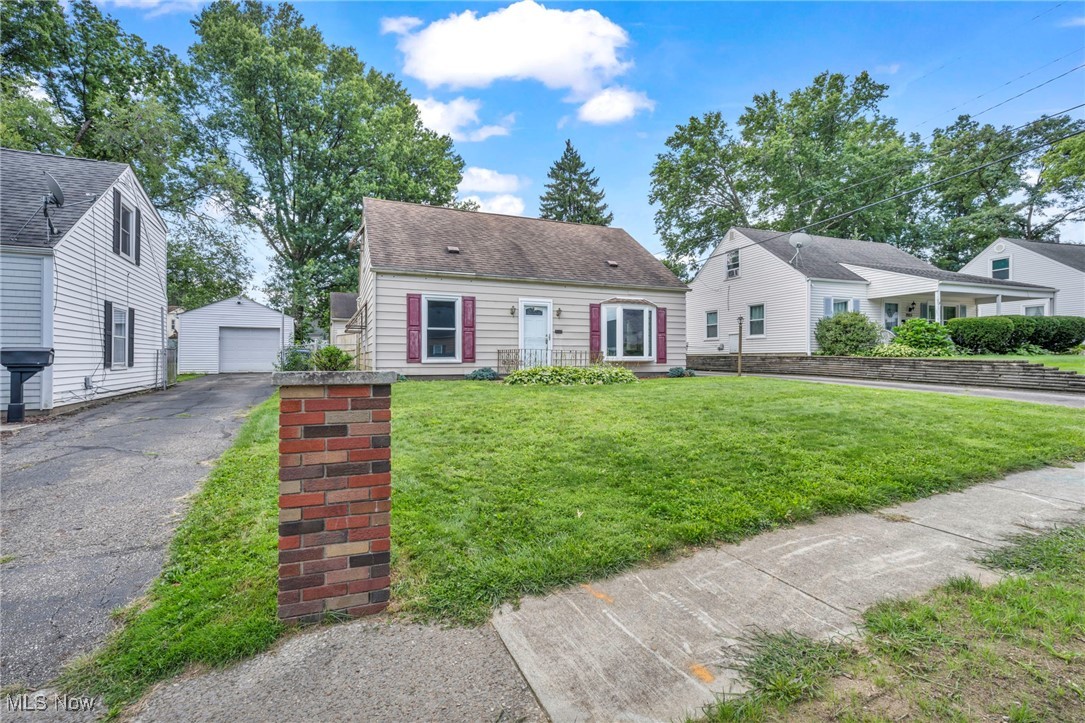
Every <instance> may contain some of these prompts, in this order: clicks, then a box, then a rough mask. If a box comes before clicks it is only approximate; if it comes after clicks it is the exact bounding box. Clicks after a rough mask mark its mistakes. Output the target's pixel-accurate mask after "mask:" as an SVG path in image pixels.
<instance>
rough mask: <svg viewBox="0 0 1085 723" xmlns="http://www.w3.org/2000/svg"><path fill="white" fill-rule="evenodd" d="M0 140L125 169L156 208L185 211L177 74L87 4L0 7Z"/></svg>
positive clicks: (189, 201) (25, 1)
mask: <svg viewBox="0 0 1085 723" xmlns="http://www.w3.org/2000/svg"><path fill="white" fill-rule="evenodd" d="M0 23H2V25H3V28H4V33H3V35H4V37H3V43H2V51H0V53H2V58H3V65H2V70H0V139H2V141H3V143H4V144H5V145H8V146H11V147H15V148H20V149H24V150H38V151H42V152H47V153H61V154H66V155H75V156H82V157H85V158H94V159H97V160H109V161H118V162H121V163H129V164H131V165H132V166H133V168H135V170H136V173H137V174H138V175H139V178H140V182H141V183H142V184H143V186H144V187H145V188H146V189H147V192H148V194H150V196H151V198H152V199H153V200H154V201H155V203H156V205H157V206H158V207H159V208H160V209H163V210H173V211H179V212H186V211H188V210H190V209H191V207H192V205H193V203H194V184H193V179H192V176H191V175H189V174H188V173H187V172H186V167H187V165H188V163H189V161H191V160H192V158H193V157H194V156H195V155H196V154H197V153H198V151H197V148H198V147H199V135H198V133H197V131H196V129H195V127H194V126H193V125H192V123H190V122H189V121H188V119H187V117H186V115H185V113H184V110H183V106H184V102H185V101H184V96H185V91H186V90H187V89H188V88H189V87H190V85H189V78H188V73H187V68H186V66H185V65H184V64H183V63H181V62H180V61H179V60H178V59H177V57H176V56H174V55H173V54H172V53H171V52H169V51H168V50H167V49H166V48H164V47H162V46H155V47H152V48H149V47H147V44H146V43H145V42H144V41H143V39H142V38H140V37H139V36H137V35H133V34H131V33H127V32H125V31H124V30H123V29H122V28H121V27H120V25H119V23H118V22H117V21H116V20H114V19H113V18H111V17H109V16H107V15H103V14H102V12H101V10H99V8H98V6H97V5H95V4H94V3H93V2H92V1H91V0H74V2H72V3H71V4H70V6H69V8H68V13H67V14H65V11H64V8H63V7H62V6H61V4H60V3H59V1H58V0H41V1H38V0H11V1H10V2H8V1H5V2H4V3H0Z"/></svg>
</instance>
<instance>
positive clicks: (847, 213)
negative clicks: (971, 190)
mask: <svg viewBox="0 0 1085 723" xmlns="http://www.w3.org/2000/svg"><path fill="white" fill-rule="evenodd" d="M1083 134H1085V130H1080V131H1077V132H1075V133H1069V134H1067V135H1065V136H1062V137H1060V138H1056V139H1054V140H1051V141H1044V142H1043V143H1038V144H1036V145H1035V146H1032V147H1031V148H1026V149H1024V150H1021V151H1016V152H1014V153H1010V154H1007V155H1005V156H1002V157H1001V158H997V159H995V160H993V161H988V162H987V163H983V164H980V165H978V166H973V167H972V168H968V169H966V170H963V171H960V172H958V173H954V174H953V175H951V176H946V177H945V178H939V179H937V180H934V181H929V182H927V183H924V184H922V185H920V186H915V187H914V188H909V189H907V190H905V191H901V192H899V193H895V194H893V195H892V196H888V197H886V198H882V199H879V200H877V201H871V202H870V203H866V204H863V205H862V206H858V207H856V208H853V209H850V210H847V211H843V212H841V213H838V214H835V215H833V216H829V217H828V218H823V219H821V220H820V221H811V222H810V223H808V224H806V225H804V226H799V227H798V228H794V229H792V230H790V231H781V232H780V233H778V234H775V235H774V236H769V237H768V238H766V239H761V240H760V241H753V242H751V243H748V244H746V245H745V246H739V247H737V248H733V249H728V250H727V253H728V254H729V253H731V252H732V251H742V250H743V249H748V248H752V247H754V246H761V245H762V244H766V243H768V242H769V241H773V240H775V239H778V238H782V237H784V236H790V235H791V234H793V233H799V232H801V231H807V230H809V229H812V228H815V227H817V226H821V225H822V224H826V223H829V222H830V221H838V220H840V219H842V218H847V217H848V216H854V215H855V214H857V213H860V212H861V211H865V210H867V209H868V208H873V207H874V206H880V205H881V204H883V203H889V202H890V201H896V200H897V199H898V198H903V197H904V196H910V195H912V194H913V193H919V192H920V191H926V190H927V189H929V188H934V187H935V186H939V185H941V184H943V183H946V182H947V181H952V180H954V179H956V178H961V177H962V176H967V175H969V174H971V173H975V172H977V171H982V170H983V169H985V168H990V167H991V166H995V165H998V164H999V163H1003V162H1005V161H1011V160H1013V159H1014V158H1017V157H1018V156H1023V155H1025V154H1026V153H1032V152H1033V151H1036V150H1039V149H1041V148H1044V147H1046V146H1053V145H1055V144H1056V143H1061V142H1062V141H1065V140H1068V139H1070V138H1075V137H1077V136H1080V135H1083ZM718 245H719V243H718V242H717V246H718ZM721 255H722V256H725V257H726V255H727V254H721ZM714 258H717V255H716V254H715V253H713V254H710V255H709V256H708V258H706V259H705V260H704V263H703V264H701V268H700V269H698V273H700V271H702V270H704V267H705V266H707V265H708V262H709V261H711V260H712V259H714Z"/></svg>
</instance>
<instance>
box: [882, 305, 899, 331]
mask: <svg viewBox="0 0 1085 723" xmlns="http://www.w3.org/2000/svg"><path fill="white" fill-rule="evenodd" d="M898 324H900V306H899V305H897V304H890V303H886V305H885V328H886V329H890V330H892V329H895V328H896V327H897V325H898Z"/></svg>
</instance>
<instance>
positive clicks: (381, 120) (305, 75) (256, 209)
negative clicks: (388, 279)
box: [191, 0, 463, 328]
mask: <svg viewBox="0 0 1085 723" xmlns="http://www.w3.org/2000/svg"><path fill="white" fill-rule="evenodd" d="M193 25H194V27H195V29H196V34H197V37H198V40H197V42H196V43H195V45H193V47H192V49H191V55H192V59H193V63H194V65H195V68H196V71H197V74H198V78H199V81H200V91H201V93H200V100H201V103H200V105H201V107H202V109H203V112H202V124H203V127H204V128H205V129H206V132H207V136H208V138H209V139H210V141H211V142H212V143H214V144H215V146H216V147H217V148H218V149H219V157H220V158H222V159H224V160H223V165H222V167H221V168H220V169H219V170H220V173H219V175H218V178H217V196H218V200H219V201H220V203H221V204H222V206H223V207H224V208H226V209H227V210H228V211H229V213H230V214H231V215H232V217H233V218H234V219H235V220H236V221H238V222H240V223H243V224H246V225H249V226H251V227H253V228H255V229H257V230H258V231H259V232H260V234H261V235H262V236H263V238H264V239H265V240H266V241H267V243H268V245H269V246H270V247H271V249H272V250H273V251H274V253H275V256H276V261H277V263H276V278H275V279H274V280H273V283H272V284H271V286H270V287H269V291H270V292H274V294H275V295H277V296H278V298H280V299H281V300H282V301H284V302H288V306H289V307H290V310H291V313H292V314H293V315H294V316H295V317H296V318H298V319H299V321H300V320H306V321H307V320H310V319H314V318H319V317H322V316H323V314H322V310H323V309H324V307H326V306H327V293H326V292H327V291H332V290H338V289H342V288H352V287H356V285H357V281H356V277H357V269H356V264H357V254H356V253H351V252H349V251H348V248H347V245H348V242H349V240H350V238H351V235H352V234H353V232H354V231H356V230H357V228H358V225H359V224H360V222H361V206H362V204H361V202H362V198H363V197H364V196H375V197H380V198H387V199H393V200H401V201H413V202H419V203H428V204H435V205H445V204H448V203H451V202H452V201H453V199H454V195H455V191H456V186H457V185H458V184H459V182H460V178H461V174H462V170H463V160H462V159H461V158H460V157H459V156H457V155H456V154H455V153H454V152H453V149H452V140H451V138H449V137H448V136H439V135H436V134H435V133H433V132H431V131H428V130H426V129H425V128H424V127H423V126H422V123H421V121H420V120H419V115H418V109H417V108H416V107H415V106H414V104H413V103H411V99H410V97H409V96H408V94H407V92H406V91H405V90H404V88H403V86H402V85H400V83H399V82H397V81H396V79H395V78H394V77H392V76H391V75H388V74H384V73H379V72H377V71H375V70H373V69H371V68H367V67H366V66H365V64H364V63H363V62H362V61H361V60H359V58H358V56H357V53H356V52H355V51H354V49H353V48H349V47H339V46H334V45H328V44H327V43H326V42H325V41H324V37H323V35H322V34H321V33H320V31H319V30H317V29H316V27H314V26H311V25H309V26H307V25H305V24H304V21H303V19H302V17H301V15H300V14H299V13H298V12H297V11H296V10H295V9H294V8H293V7H292V6H290V5H289V4H285V3H284V4H281V5H275V6H271V5H264V4H262V3H259V2H255V1H248V2H245V3H243V4H242V3H238V2H232V1H230V0H218V1H217V2H214V3H212V4H211V5H209V6H208V7H207V8H205V9H204V10H203V12H202V13H200V15H199V16H198V17H197V18H196V19H195V20H194V21H193ZM307 300H308V301H307ZM313 304H316V305H318V307H317V308H315V309H313V308H307V307H310V306H312V305H313ZM304 326H305V325H304V324H299V327H300V328H304Z"/></svg>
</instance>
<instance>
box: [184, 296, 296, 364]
mask: <svg viewBox="0 0 1085 723" xmlns="http://www.w3.org/2000/svg"><path fill="white" fill-rule="evenodd" d="M178 319H179V321H180V331H179V333H178V337H177V371H179V372H181V373H182V374H185V373H192V372H197V373H203V374H219V373H223V374H225V373H228V372H270V371H273V370H274V369H275V364H276V362H278V361H279V355H280V353H281V352H282V350H283V349H284V348H285V347H288V346H290V345H291V343H292V342H293V339H294V318H293V317H291V316H287V315H286V314H283V313H282V312H279V311H275V309H272V308H271V307H268V306H264V305H263V304H260V303H257V302H255V301H253V300H252V299H247V298H245V297H244V296H232V297H230V298H229V299H223V300H222V301H216V302H215V303H213V304H208V305H207V306H201V307H200V308H198V309H190V310H189V311H185V312H182V313H181V314H179V315H178Z"/></svg>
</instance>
